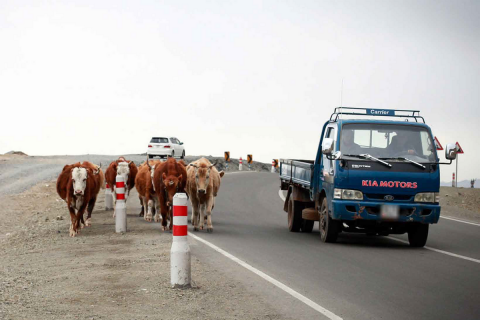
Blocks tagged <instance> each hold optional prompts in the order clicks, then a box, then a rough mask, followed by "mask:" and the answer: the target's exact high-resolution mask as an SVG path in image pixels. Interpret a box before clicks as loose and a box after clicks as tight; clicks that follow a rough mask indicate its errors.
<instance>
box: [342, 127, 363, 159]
mask: <svg viewBox="0 0 480 320" xmlns="http://www.w3.org/2000/svg"><path fill="white" fill-rule="evenodd" d="M353 139H354V133H353V130H344V131H342V144H341V146H342V150H341V151H342V153H343V154H359V153H360V152H362V148H361V147H360V146H359V145H358V144H356V143H355V142H354V141H353Z"/></svg>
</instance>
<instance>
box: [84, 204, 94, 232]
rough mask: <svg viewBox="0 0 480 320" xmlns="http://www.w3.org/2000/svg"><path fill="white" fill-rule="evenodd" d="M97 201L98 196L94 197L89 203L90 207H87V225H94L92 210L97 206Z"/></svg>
mask: <svg viewBox="0 0 480 320" xmlns="http://www.w3.org/2000/svg"><path fill="white" fill-rule="evenodd" d="M96 202H97V198H93V199H92V200H90V202H89V203H88V208H87V220H86V221H85V223H84V224H85V227H90V226H91V225H92V221H91V217H92V212H93V208H95V203H96Z"/></svg>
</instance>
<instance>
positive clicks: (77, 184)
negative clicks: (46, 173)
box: [57, 162, 103, 237]
mask: <svg viewBox="0 0 480 320" xmlns="http://www.w3.org/2000/svg"><path fill="white" fill-rule="evenodd" d="M95 168H96V169H95ZM102 176H103V172H102V173H101V169H100V167H98V166H95V165H94V164H92V163H90V162H84V163H82V164H80V163H79V162H78V163H75V164H72V165H66V166H65V167H64V168H63V170H62V172H61V173H60V175H59V176H58V179H57V193H58V195H59V196H60V197H61V198H62V199H63V200H65V202H66V203H67V206H68V210H69V212H70V219H71V223H70V236H71V237H75V235H76V234H77V233H78V232H79V231H80V229H81V228H83V226H82V224H84V225H85V226H87V227H88V226H89V225H90V217H91V214H92V211H93V208H94V207H95V202H96V201H97V195H98V192H99V191H100V188H101V186H102V183H101V180H102ZM85 210H87V213H88V217H87V223H85V222H84V220H83V214H84V212H85Z"/></svg>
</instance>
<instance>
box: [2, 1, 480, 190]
mask: <svg viewBox="0 0 480 320" xmlns="http://www.w3.org/2000/svg"><path fill="white" fill-rule="evenodd" d="M0 44H1V49H0V88H1V91H0V106H1V116H0V153H4V152H8V151H11V150H21V151H23V152H25V153H27V154H29V155H64V154H86V153H90V154H125V153H142V152H145V151H146V148H147V145H148V142H149V140H150V138H151V136H158V135H166V134H169V135H173V136H176V137H177V138H179V139H180V141H183V142H184V143H185V147H186V151H187V154H188V155H200V154H204V155H216V156H222V155H223V151H230V152H231V156H232V157H233V158H238V157H239V156H243V157H244V158H245V157H246V155H247V153H251V154H253V157H254V159H255V160H260V161H264V162H271V159H272V158H297V159H313V158H314V157H315V154H316V151H317V146H318V142H319V138H320V133H321V129H322V125H323V123H324V122H325V121H326V120H327V119H328V117H329V116H330V114H331V113H332V111H333V108H334V107H336V106H339V105H340V102H341V101H340V100H341V97H340V96H341V95H340V93H341V84H342V79H343V81H344V85H343V105H344V106H351V107H368V108H390V109H418V110H420V111H421V114H422V115H423V116H424V117H425V119H426V120H427V124H429V125H430V126H431V128H432V130H433V132H434V135H436V136H437V137H438V138H439V140H440V142H441V143H442V144H443V145H444V146H445V144H446V143H447V142H455V141H459V142H460V144H461V145H462V147H463V149H464V150H465V154H464V155H461V156H460V161H459V179H460V180H463V179H470V178H474V177H476V178H480V169H479V166H478V162H479V161H478V158H479V156H480V152H479V149H478V147H477V146H478V140H477V139H479V135H480V128H479V119H480V110H479V108H480V89H479V85H480V58H479V57H480V2H479V1H453V0H452V1H438V0H435V1H420V0H417V1H319V0H317V1H299V0H295V1H251V2H250V1H243V0H242V1H158V0H155V1H117V0H115V1H19V0H15V1H1V2H0ZM442 158H443V156H442ZM454 170H455V166H453V165H452V166H450V167H449V166H443V167H442V180H445V181H446V180H450V179H451V174H452V172H453V171H454Z"/></svg>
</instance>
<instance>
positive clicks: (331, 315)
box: [188, 232, 342, 320]
mask: <svg viewBox="0 0 480 320" xmlns="http://www.w3.org/2000/svg"><path fill="white" fill-rule="evenodd" d="M188 235H189V236H191V237H193V238H194V239H195V240H198V241H200V242H202V243H204V244H206V245H207V246H209V247H210V248H212V249H213V250H215V251H217V252H218V253H221V254H222V255H224V256H225V257H227V258H229V259H230V260H232V261H235V262H236V263H238V264H239V265H241V266H242V267H244V268H245V269H247V270H249V271H251V272H253V273H255V274H256V275H258V276H260V277H262V278H263V279H264V280H266V281H268V282H270V283H271V284H273V285H274V286H276V287H278V288H280V289H282V290H283V291H285V292H286V293H288V294H290V295H291V296H293V297H295V298H297V299H298V300H300V301H301V302H303V303H305V304H306V305H308V306H309V307H311V308H313V309H314V310H315V311H318V312H320V313H321V314H323V315H324V316H325V317H327V318H329V319H335V320H342V318H341V317H339V316H337V315H336V314H334V313H332V312H330V311H328V310H327V309H325V308H324V307H322V306H320V305H318V304H316V303H315V302H313V301H312V300H310V299H308V298H307V297H305V296H304V295H302V294H300V293H298V292H297V291H295V290H293V289H292V288H290V287H287V286H286V285H284V284H283V283H281V282H280V281H278V280H275V279H273V278H272V277H270V276H269V275H267V274H265V273H263V272H262V271H260V270H258V269H256V268H254V267H252V266H251V265H249V264H248V263H246V262H245V261H243V260H240V259H238V258H237V257H235V256H233V255H231V254H230V253H228V252H226V251H225V250H222V249H220V248H219V247H217V246H216V245H214V244H212V243H210V242H208V241H207V240H204V239H202V238H200V237H199V236H196V235H194V234H193V233H191V232H189V233H188Z"/></svg>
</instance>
